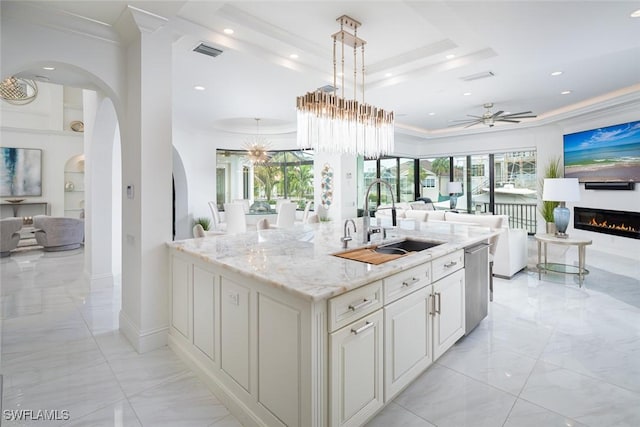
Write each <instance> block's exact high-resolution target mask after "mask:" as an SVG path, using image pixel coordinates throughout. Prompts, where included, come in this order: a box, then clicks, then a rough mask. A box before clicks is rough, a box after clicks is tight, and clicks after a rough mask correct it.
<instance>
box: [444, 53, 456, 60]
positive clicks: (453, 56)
mask: <svg viewBox="0 0 640 427" xmlns="http://www.w3.org/2000/svg"><path fill="white" fill-rule="evenodd" d="M455 57H456V56H455V55H454V54H453V53H450V54H449V55H447V56H445V58H447V59H453V58H455Z"/></svg>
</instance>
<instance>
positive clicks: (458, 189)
mask: <svg viewBox="0 0 640 427" xmlns="http://www.w3.org/2000/svg"><path fill="white" fill-rule="evenodd" d="M447 191H448V192H449V194H455V193H462V183H461V182H453V181H452V182H449V183H448V184H447Z"/></svg>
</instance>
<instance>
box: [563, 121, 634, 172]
mask: <svg viewBox="0 0 640 427" xmlns="http://www.w3.org/2000/svg"><path fill="white" fill-rule="evenodd" d="M564 176H565V178H578V180H579V181H580V182H616V181H617V182H640V121H635V122H630V123H623V124H619V125H613V126H607V127H603V128H599V129H592V130H588V131H584V132H576V133H572V134H568V135H565V136H564Z"/></svg>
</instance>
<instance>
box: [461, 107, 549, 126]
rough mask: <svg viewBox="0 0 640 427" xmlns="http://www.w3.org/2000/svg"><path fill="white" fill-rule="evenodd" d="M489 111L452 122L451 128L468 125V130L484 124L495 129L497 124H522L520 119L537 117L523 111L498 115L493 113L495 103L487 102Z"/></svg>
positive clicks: (499, 113)
mask: <svg viewBox="0 0 640 427" xmlns="http://www.w3.org/2000/svg"><path fill="white" fill-rule="evenodd" d="M483 107H484V108H486V109H487V111H485V112H484V114H483V115H482V116H474V115H472V114H467V116H469V117H473V119H463V120H452V121H451V122H452V123H453V124H452V125H451V126H459V125H466V126H465V128H468V127H470V126H473V125H477V124H484V125H487V126H489V127H493V125H494V124H495V123H496V122H508V123H520V120H518V119H528V118H533V117H537V116H536V115H534V114H531V111H522V112H520V113H507V114H503V113H504V111H502V110H500V111H498V112H496V113H492V112H491V108H493V103H491V102H487V103H486V104H484V105H483Z"/></svg>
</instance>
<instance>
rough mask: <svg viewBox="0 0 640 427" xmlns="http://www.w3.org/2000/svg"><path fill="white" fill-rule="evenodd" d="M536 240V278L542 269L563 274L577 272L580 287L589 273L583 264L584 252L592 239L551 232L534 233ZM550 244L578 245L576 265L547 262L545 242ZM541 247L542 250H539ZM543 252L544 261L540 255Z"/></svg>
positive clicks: (539, 275) (539, 276)
mask: <svg viewBox="0 0 640 427" xmlns="http://www.w3.org/2000/svg"><path fill="white" fill-rule="evenodd" d="M533 237H535V239H536V241H537V242H538V264H537V265H536V267H537V268H538V280H540V278H541V274H542V272H543V271H544V272H545V273H546V272H547V271H553V272H555V273H564V274H577V275H578V281H579V284H580V287H582V283H583V282H584V276H586V275H587V274H589V270H587V269H586V268H585V266H584V261H585V253H586V250H587V249H586V248H587V245H590V244H591V243H592V241H591V240H590V239H576V238H572V237H567V238H566V239H565V238H559V237H556V236H555V235H553V234H536V235H535V236H533ZM549 243H550V244H552V245H564V246H577V247H578V266H577V267H576V266H575V265H568V264H559V263H555V262H547V244H549ZM541 249H543V250H541ZM543 252H544V262H542V260H541V257H542V253H543Z"/></svg>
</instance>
